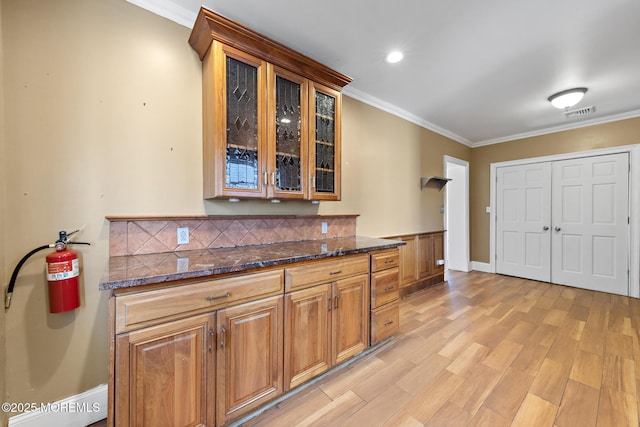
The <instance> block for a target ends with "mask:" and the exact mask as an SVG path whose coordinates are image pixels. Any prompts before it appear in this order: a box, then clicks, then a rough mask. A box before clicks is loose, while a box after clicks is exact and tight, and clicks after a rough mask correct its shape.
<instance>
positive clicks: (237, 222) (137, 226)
mask: <svg viewBox="0 0 640 427" xmlns="http://www.w3.org/2000/svg"><path fill="white" fill-rule="evenodd" d="M356 218H357V215H339V216H309V217H306V216H296V217H292V216H285V217H278V216H269V217H242V216H229V217H158V218H125V217H122V218H120V217H108V218H107V219H108V220H109V222H110V227H109V255H110V256H122V255H142V254H152V253H160V252H174V251H188V250H197V249H213V248H227V247H236V246H247V245H262V244H270V243H284V242H295V241H303V240H320V239H331V238H336V237H351V236H355V234H356ZM323 222H326V223H327V233H326V234H323V233H322V223H323ZM179 227H189V244H186V245H178V239H177V232H176V230H177V228H179Z"/></svg>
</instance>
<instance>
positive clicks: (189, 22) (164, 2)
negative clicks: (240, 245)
mask: <svg viewBox="0 0 640 427" xmlns="http://www.w3.org/2000/svg"><path fill="white" fill-rule="evenodd" d="M127 2H129V3H131V4H134V5H136V6H139V7H141V8H143V9H146V10H148V11H150V12H152V13H155V14H156V15H160V16H162V17H164V18H167V19H169V20H171V21H173V22H175V23H177V24H180V25H183V26H185V27H187V28H192V27H193V25H194V23H195V21H196V17H197V16H198V14H197V13H196V12H192V11H190V10H188V9H185V8H184V7H182V6H178V5H176V4H175V3H173V2H172V1H170V0H127ZM342 93H343V94H345V95H347V96H349V97H351V98H354V99H356V100H358V101H361V102H364V103H365V104H368V105H371V106H372V107H375V108H378V109H380V110H382V111H386V112H387V113H390V114H393V115H395V116H397V117H400V118H402V119H405V120H407V121H409V122H411V123H414V124H416V125H418V126H420V127H423V128H425V129H428V130H430V131H433V132H435V133H437V134H440V135H442V136H445V137H447V138H449V139H452V140H454V141H456V142H459V143H460V144H463V145H466V146H467V147H471V148H476V147H483V146H485V145H493V144H501V143H503V142H509V141H516V140H519V139H525V138H532V137H535V136H541V135H547V134H550V133H555V132H562V131H566V130H572V129H579V128H583V127H588V126H594V125H599V124H604V123H609V122H615V121H618V120H625V119H631V118H636V117H640V110H634V111H630V112H627V113H621V114H614V115H611V116H606V117H600V118H597V119H591V120H585V121H581V122H578V123H571V124H566V125H560V126H553V127H550V128H545V129H541V130H537V131H533V132H525V133H520V134H515V135H508V136H504V137H500V138H495V139H488V140H484V141H478V142H471V141H469V140H468V139H466V138H463V137H462V136H460V135H458V134H455V133H453V132H451V131H449V130H447V129H444V128H441V127H440V126H437V125H435V124H433V123H431V122H429V121H427V120H424V119H423V118H421V117H418V116H416V115H415V114H412V113H410V112H408V111H406V110H403V109H402V108H399V107H397V106H395V105H393V104H390V103H388V102H386V101H383V100H381V99H379V98H376V97H375V96H372V95H369V94H368V93H365V92H363V91H361V90H358V89H355V88H354V87H352V86H346V87H345V88H344V89H343V90H342Z"/></svg>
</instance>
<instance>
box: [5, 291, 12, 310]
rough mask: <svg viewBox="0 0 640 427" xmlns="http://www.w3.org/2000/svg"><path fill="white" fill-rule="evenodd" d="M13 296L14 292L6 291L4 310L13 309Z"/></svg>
mask: <svg viewBox="0 0 640 427" xmlns="http://www.w3.org/2000/svg"><path fill="white" fill-rule="evenodd" d="M12 296H13V292H9V289H7V290H6V291H5V294H4V308H9V307H11V297H12Z"/></svg>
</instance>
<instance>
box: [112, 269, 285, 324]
mask: <svg viewBox="0 0 640 427" xmlns="http://www.w3.org/2000/svg"><path fill="white" fill-rule="evenodd" d="M283 282H284V273H283V270H273V271H265V272H259V273H252V274H245V275H239V276H232V277H225V278H223V279H215V280H208V281H206V282H199V283H194V284H186V285H182V286H175V287H171V288H166V289H157V290H153V291H147V292H140V293H136V294H132V295H123V296H120V297H117V299H116V333H120V332H125V331H128V330H132V329H135V328H137V327H140V326H147V325H150V324H153V323H157V321H158V320H159V319H164V318H167V319H170V318H174V317H178V316H180V315H183V314H185V313H191V312H198V311H200V312H205V311H209V310H215V309H218V308H222V307H228V306H229V305H231V304H237V303H240V302H247V301H251V300H256V299H259V298H262V297H264V296H268V295H276V294H278V293H282V292H283V284H284V283H283Z"/></svg>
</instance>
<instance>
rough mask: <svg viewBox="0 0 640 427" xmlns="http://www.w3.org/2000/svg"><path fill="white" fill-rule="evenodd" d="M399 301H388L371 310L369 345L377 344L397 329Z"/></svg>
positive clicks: (398, 324) (398, 323)
mask: <svg viewBox="0 0 640 427" xmlns="http://www.w3.org/2000/svg"><path fill="white" fill-rule="evenodd" d="M399 326H400V303H399V302H398V301H396V302H392V303H389V304H387V305H385V306H382V307H380V308H378V309H375V310H373V311H372V312H371V345H374V344H377V343H379V342H380V341H382V340H384V339H385V338H387V337H390V336H391V335H393V334H394V333H396V332H397V331H398V328H399Z"/></svg>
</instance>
